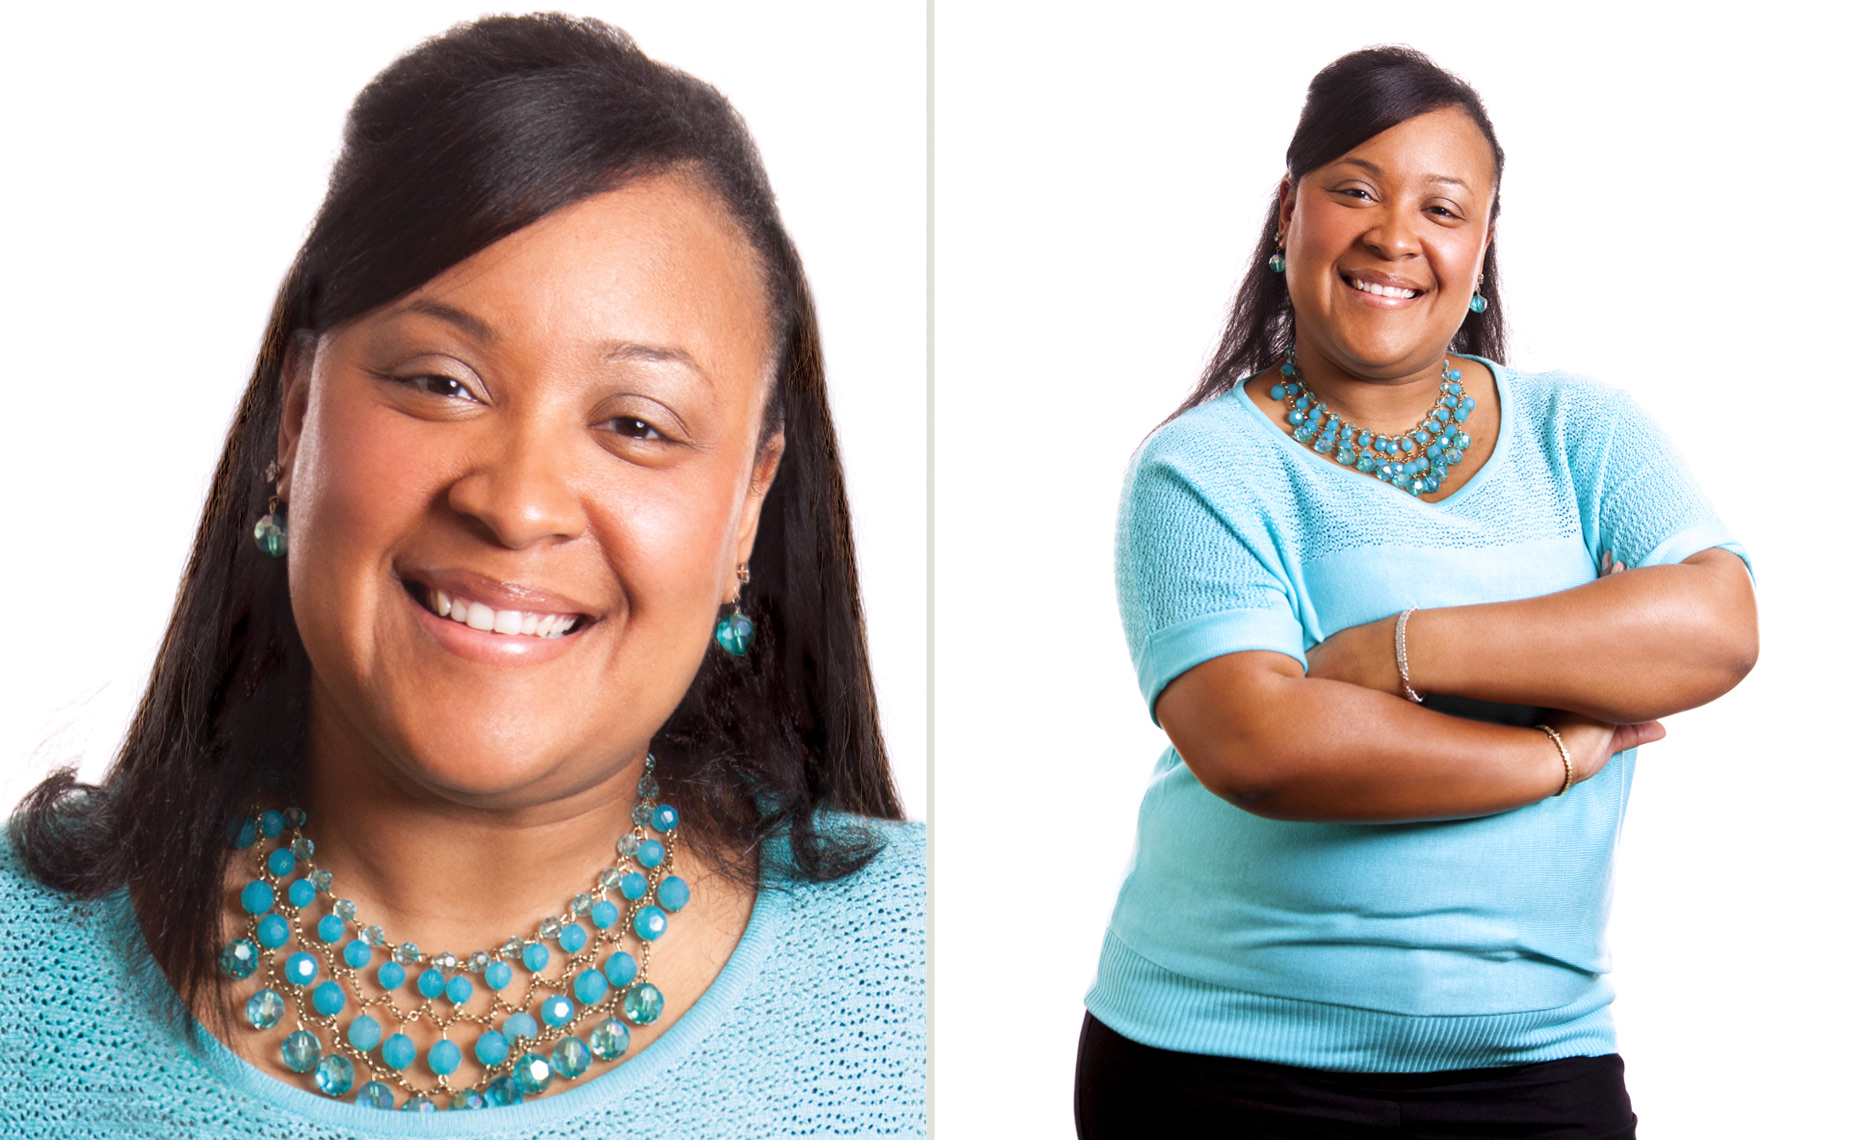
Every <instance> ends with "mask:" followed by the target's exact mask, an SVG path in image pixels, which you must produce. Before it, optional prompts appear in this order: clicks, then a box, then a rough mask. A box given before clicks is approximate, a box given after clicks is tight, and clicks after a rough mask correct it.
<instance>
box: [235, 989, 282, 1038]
mask: <svg viewBox="0 0 1860 1140" xmlns="http://www.w3.org/2000/svg"><path fill="white" fill-rule="evenodd" d="M245 1019H246V1020H247V1021H249V1022H251V1023H252V1028H253V1029H270V1028H271V1027H272V1026H274V1025H276V1024H277V1023H278V1022H280V1021H282V1020H284V995H283V994H281V993H279V992H278V991H277V990H274V989H270V988H266V989H262V990H260V991H258V992H257V993H255V994H253V995H252V996H251V997H249V998H247V999H245Z"/></svg>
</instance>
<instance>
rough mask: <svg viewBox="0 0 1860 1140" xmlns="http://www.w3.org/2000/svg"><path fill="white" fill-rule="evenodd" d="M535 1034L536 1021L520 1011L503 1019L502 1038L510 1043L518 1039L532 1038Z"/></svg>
mask: <svg viewBox="0 0 1860 1140" xmlns="http://www.w3.org/2000/svg"><path fill="white" fill-rule="evenodd" d="M536 1033H537V1028H536V1019H535V1018H533V1017H531V1016H530V1015H529V1014H527V1013H524V1012H522V1011H521V1010H519V1011H518V1012H516V1013H513V1014H511V1015H510V1016H509V1017H506V1018H505V1019H504V1036H506V1037H508V1038H510V1039H511V1040H512V1041H515V1040H516V1039H517V1038H519V1037H534V1036H536Z"/></svg>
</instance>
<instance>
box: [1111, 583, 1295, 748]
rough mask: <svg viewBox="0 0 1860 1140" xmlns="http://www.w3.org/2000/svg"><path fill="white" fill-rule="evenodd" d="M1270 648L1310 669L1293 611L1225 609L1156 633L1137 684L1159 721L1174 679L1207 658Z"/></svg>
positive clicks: (1141, 655) (1144, 652) (1147, 644)
mask: <svg viewBox="0 0 1860 1140" xmlns="http://www.w3.org/2000/svg"><path fill="white" fill-rule="evenodd" d="M1250 649H1269V650H1271V651H1273V652H1274V653H1283V654H1285V655H1286V656H1287V657H1290V658H1293V659H1294V660H1296V661H1297V662H1298V667H1299V668H1301V669H1302V668H1304V667H1305V664H1306V663H1305V631H1304V627H1302V626H1300V625H1299V624H1298V622H1296V621H1295V620H1293V619H1292V618H1291V616H1290V615H1289V614H1283V613H1275V612H1273V611H1271V610H1225V611H1222V612H1220V613H1212V614H1203V615H1201V616H1200V617H1196V618H1190V619H1189V620H1188V621H1183V622H1177V623H1176V624H1174V625H1171V626H1165V627H1164V628H1162V629H1159V630H1157V631H1156V632H1155V633H1152V634H1150V636H1149V638H1148V639H1147V640H1145V641H1144V643H1143V648H1142V649H1141V650H1140V651H1139V652H1138V653H1137V682H1138V684H1140V685H1141V686H1142V687H1143V698H1144V700H1145V702H1147V703H1148V705H1149V708H1150V720H1151V721H1155V720H1156V698H1158V697H1160V696H1162V691H1163V690H1164V689H1165V688H1167V687H1168V685H1169V682H1171V681H1173V680H1175V679H1176V678H1177V677H1180V676H1181V675H1182V674H1184V673H1186V672H1188V671H1189V670H1190V669H1193V668H1194V667H1195V666H1197V665H1199V664H1201V663H1202V662H1203V661H1211V660H1213V659H1214V658H1216V657H1224V656H1226V655H1227V654H1229V653H1243V652H1245V651H1247V650H1250Z"/></svg>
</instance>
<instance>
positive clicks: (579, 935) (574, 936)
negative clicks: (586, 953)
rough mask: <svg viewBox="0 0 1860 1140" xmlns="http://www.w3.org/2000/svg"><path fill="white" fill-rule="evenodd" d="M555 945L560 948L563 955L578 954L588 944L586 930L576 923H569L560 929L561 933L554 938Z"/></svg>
mask: <svg viewBox="0 0 1860 1140" xmlns="http://www.w3.org/2000/svg"><path fill="white" fill-rule="evenodd" d="M555 944H556V945H557V946H560V947H561V948H562V953H564V954H574V953H578V952H579V951H580V950H581V948H582V947H583V946H586V945H587V944H588V931H587V928H586V927H584V926H582V925H581V924H580V923H578V922H571V923H569V924H568V925H567V926H564V927H563V928H562V933H560V934H558V935H556V936H555Z"/></svg>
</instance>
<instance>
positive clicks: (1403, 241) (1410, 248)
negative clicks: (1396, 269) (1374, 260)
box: [1362, 209, 1421, 261]
mask: <svg viewBox="0 0 1860 1140" xmlns="http://www.w3.org/2000/svg"><path fill="white" fill-rule="evenodd" d="M1362 242H1363V245H1365V246H1366V247H1368V248H1369V250H1370V251H1371V252H1373V253H1374V254H1376V255H1377V256H1378V257H1381V258H1382V259H1383V260H1385V261H1399V260H1400V259H1402V258H1404V257H1411V256H1413V255H1414V254H1417V253H1419V252H1420V251H1421V241H1420V238H1419V237H1418V236H1417V235H1416V234H1415V227H1414V220H1413V219H1412V218H1410V217H1409V216H1408V214H1407V212H1406V211H1404V210H1397V209H1383V210H1379V211H1377V213H1376V217H1375V219H1374V220H1373V221H1372V222H1371V224H1370V225H1369V227H1368V228H1367V229H1365V230H1364V231H1363V237H1362Z"/></svg>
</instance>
